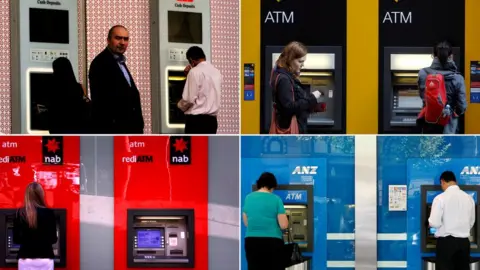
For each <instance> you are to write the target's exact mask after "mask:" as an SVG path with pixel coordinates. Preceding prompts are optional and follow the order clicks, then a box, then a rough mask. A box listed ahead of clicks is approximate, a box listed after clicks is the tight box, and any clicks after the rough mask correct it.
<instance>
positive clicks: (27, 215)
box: [13, 183, 57, 270]
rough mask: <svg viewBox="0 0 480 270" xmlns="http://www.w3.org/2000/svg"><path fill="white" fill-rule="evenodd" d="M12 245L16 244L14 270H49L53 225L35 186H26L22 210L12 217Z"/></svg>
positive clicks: (54, 236) (42, 195)
mask: <svg viewBox="0 0 480 270" xmlns="http://www.w3.org/2000/svg"><path fill="white" fill-rule="evenodd" d="M13 242H14V243H16V244H18V245H20V250H19V251H18V270H53V268H54V261H53V259H54V257H55V256H54V254H53V247H52V245H53V244H55V243H56V242H57V225H56V220H55V214H54V212H53V210H52V209H49V208H47V206H46V203H45V196H44V191H43V188H42V186H41V185H40V184H38V183H30V184H29V185H28V186H27V189H26V190H25V203H24V207H23V208H20V209H19V210H18V211H17V215H16V218H15V223H14V227H13Z"/></svg>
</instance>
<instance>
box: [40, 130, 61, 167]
mask: <svg viewBox="0 0 480 270" xmlns="http://www.w3.org/2000/svg"><path fill="white" fill-rule="evenodd" d="M42 156H43V164H45V165H63V137H60V136H55V137H50V136H45V137H42Z"/></svg>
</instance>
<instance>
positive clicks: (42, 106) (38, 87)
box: [27, 72, 53, 130]
mask: <svg viewBox="0 0 480 270" xmlns="http://www.w3.org/2000/svg"><path fill="white" fill-rule="evenodd" d="M52 81H53V74H52V73H34V72H32V73H30V85H29V86H27V87H29V88H30V104H29V106H30V119H31V120H30V121H31V122H30V123H31V124H30V125H31V126H30V129H32V130H48V119H47V112H48V108H47V105H48V98H49V94H50V93H49V90H50V89H51V87H52V84H53V82H52Z"/></svg>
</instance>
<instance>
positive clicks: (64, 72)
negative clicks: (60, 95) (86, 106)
mask: <svg viewBox="0 0 480 270" xmlns="http://www.w3.org/2000/svg"><path fill="white" fill-rule="evenodd" d="M52 67H53V79H54V83H55V85H56V86H57V87H58V88H60V89H61V88H64V90H68V89H69V88H72V86H76V85H77V84H78V82H77V78H76V77H75V73H74V72H73V67H72V63H70V60H68V58H65V57H59V58H57V59H55V61H53V63H52Z"/></svg>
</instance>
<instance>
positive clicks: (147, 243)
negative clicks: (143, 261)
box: [137, 230, 163, 248]
mask: <svg viewBox="0 0 480 270" xmlns="http://www.w3.org/2000/svg"><path fill="white" fill-rule="evenodd" d="M137 241H138V242H137V247H138V248H163V244H162V232H161V231H160V230H138V231H137Z"/></svg>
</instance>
